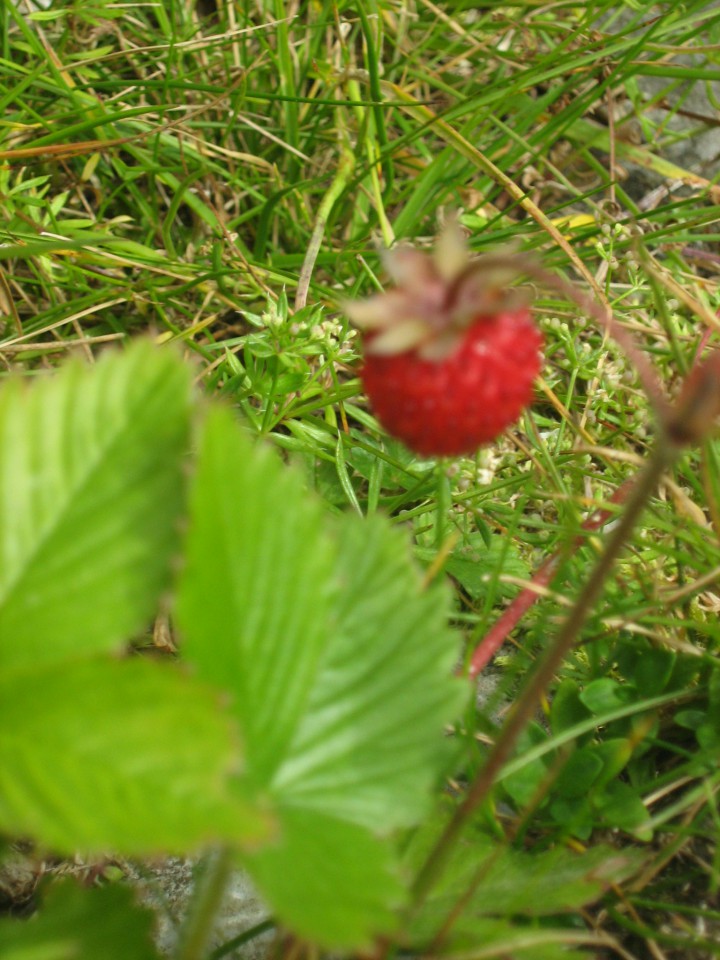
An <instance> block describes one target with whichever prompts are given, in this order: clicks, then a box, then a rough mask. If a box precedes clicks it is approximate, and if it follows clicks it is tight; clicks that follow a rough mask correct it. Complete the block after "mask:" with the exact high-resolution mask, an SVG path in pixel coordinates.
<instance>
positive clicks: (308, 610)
mask: <svg viewBox="0 0 720 960" xmlns="http://www.w3.org/2000/svg"><path fill="white" fill-rule="evenodd" d="M447 611H448V598H447V596H446V595H445V593H444V592H441V591H436V590H426V589H424V587H423V582H422V578H421V576H420V573H419V571H417V570H415V569H414V567H413V565H412V562H411V559H410V554H409V549H408V546H407V544H406V542H405V539H404V538H403V536H402V535H401V534H400V533H399V532H397V531H393V530H392V529H391V528H390V527H389V525H388V524H387V522H386V521H384V520H380V519H376V520H374V521H366V520H362V519H360V518H358V517H355V516H343V517H341V518H339V519H338V520H337V522H336V523H335V524H333V523H331V520H330V518H328V517H327V516H325V514H324V511H323V509H322V507H321V505H320V504H319V502H316V501H315V500H314V498H312V497H309V496H308V494H307V492H306V491H305V490H304V489H303V487H302V485H301V483H300V480H299V475H297V476H296V474H295V472H294V471H292V470H289V469H288V468H287V467H286V466H284V465H282V464H281V463H280V462H279V460H278V459H277V458H276V456H275V454H274V452H273V451H271V450H270V449H269V448H266V447H264V446H262V445H258V444H256V443H253V442H252V440H251V439H250V438H249V437H248V436H247V434H246V433H245V432H244V431H243V430H242V429H241V428H240V426H239V425H238V424H237V423H236V422H235V421H234V418H233V417H232V415H231V414H230V413H229V412H227V411H225V410H223V409H216V410H213V411H211V413H210V415H209V417H208V420H207V422H206V424H205V427H204V430H203V435H202V437H201V439H200V452H199V465H198V469H197V473H196V477H195V483H194V487H193V491H192V494H191V517H190V525H189V533H188V542H187V563H186V565H185V569H184V572H183V576H182V578H181V583H180V590H179V599H178V608H177V614H178V622H179V625H180V627H181V630H182V633H183V652H184V654H185V657H186V659H187V660H188V661H189V662H190V663H191V664H192V665H193V667H194V668H195V669H196V670H197V671H198V673H199V674H200V676H202V677H203V678H205V679H207V680H210V681H212V682H213V683H215V684H217V685H218V686H220V687H222V688H224V689H226V690H227V691H228V692H229V694H230V698H231V703H232V709H233V711H234V712H235V715H236V716H237V717H238V719H239V721H240V725H241V729H242V730H243V732H244V735H245V739H246V744H247V751H246V778H247V782H248V785H249V789H250V790H255V791H260V794H261V795H262V796H263V797H265V798H266V800H267V802H269V803H270V805H271V809H272V810H274V812H275V813H276V815H277V817H278V819H279V822H280V834H279V836H278V837H277V839H276V840H275V842H273V843H271V844H269V845H265V846H261V847H259V848H258V849H257V850H254V851H253V853H252V856H251V857H250V858H249V863H250V867H251V870H252V871H253V872H254V875H255V876H256V878H257V880H258V883H259V885H260V887H261V889H262V892H263V893H264V894H265V896H266V897H267V899H268V900H269V902H270V903H271V905H272V906H273V908H274V909H275V910H276V911H277V913H278V915H279V917H280V919H281V920H282V921H283V922H284V923H287V924H289V925H290V926H291V928H292V929H294V930H295V931H297V932H299V933H301V934H302V935H303V936H306V937H310V938H312V939H314V940H316V941H319V942H320V943H322V944H324V945H328V946H331V947H343V948H349V947H353V946H366V945H367V944H368V943H369V942H370V939H371V938H372V936H373V935H377V934H378V933H381V932H383V931H384V930H386V929H387V926H388V923H389V917H390V914H389V912H388V905H387V904H388V902H391V901H392V902H397V901H398V900H399V895H400V887H398V886H397V884H396V881H395V880H394V879H393V878H392V875H391V867H392V862H393V856H392V849H393V847H392V845H391V844H389V843H388V844H383V843H382V842H381V841H380V840H378V837H379V836H381V835H387V834H388V833H389V832H390V831H392V830H393V829H394V828H396V827H398V826H406V825H409V824H412V823H415V822H417V820H418V818H419V817H421V816H422V815H423V814H424V813H425V812H426V811H427V809H428V806H429V802H430V796H431V792H430V791H431V788H432V786H433V785H434V783H435V782H436V780H437V778H438V776H439V773H440V770H441V769H442V766H443V762H444V758H445V757H446V753H445V749H444V748H445V742H444V738H443V727H444V724H445V723H447V722H448V721H449V720H450V719H451V718H452V717H453V715H454V713H455V712H456V711H457V710H459V708H460V705H461V702H462V699H463V697H464V695H465V691H464V686H463V685H462V684H461V683H460V682H459V681H457V680H456V679H454V678H453V677H452V667H453V665H454V663H455V660H456V656H457V650H456V647H455V640H454V637H453V635H452V634H451V633H450V632H449V631H448V630H447V627H446V617H447ZM283 851H284V852H283ZM315 865H317V866H315ZM296 866H297V869H296ZM358 871H360V872H359V873H358ZM315 874H317V877H316V878H315ZM330 876H332V877H333V878H334V879H329V878H330ZM360 879H361V880H362V883H361V884H360ZM390 893H392V896H389V894H390Z"/></svg>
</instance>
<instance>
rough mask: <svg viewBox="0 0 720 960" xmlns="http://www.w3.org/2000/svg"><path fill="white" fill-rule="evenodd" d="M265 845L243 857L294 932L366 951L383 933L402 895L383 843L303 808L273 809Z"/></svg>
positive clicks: (327, 944) (342, 947)
mask: <svg viewBox="0 0 720 960" xmlns="http://www.w3.org/2000/svg"><path fill="white" fill-rule="evenodd" d="M279 820H280V830H279V834H278V837H277V839H276V840H275V841H273V842H272V844H271V845H269V846H265V847H262V848H260V849H255V850H251V851H250V852H249V853H248V854H247V856H246V857H245V858H244V859H245V863H246V865H247V867H248V869H249V870H250V872H251V874H252V876H253V878H254V879H255V881H256V882H257V884H258V886H259V888H260V890H261V891H262V892H263V893H264V894H265V896H266V897H267V898H268V900H269V901H270V902H271V903H272V906H273V909H274V911H275V912H276V913H277V915H278V916H279V917H280V918H281V919H282V921H283V923H284V924H285V925H286V926H288V927H290V928H291V929H292V930H293V932H294V933H295V934H297V935H298V936H300V937H305V938H307V939H309V940H312V941H318V940H319V941H320V942H322V944H323V945H324V946H325V947H327V948H330V949H335V950H346V949H358V950H359V949H367V948H369V947H370V946H371V944H372V939H373V937H374V936H380V935H382V934H388V933H390V932H391V931H392V930H393V929H394V928H395V926H396V924H397V908H398V907H399V906H400V905H401V904H402V903H403V899H404V893H405V891H404V890H403V887H402V885H401V884H400V882H399V879H398V876H397V871H396V869H395V865H394V862H393V851H392V848H391V846H390V844H388V843H386V842H384V841H383V840H380V839H378V838H377V837H376V836H373V834H372V832H371V831H370V830H368V829H366V828H364V827H359V826H356V825H355V824H352V823H348V822H347V821H343V820H337V819H334V818H332V817H329V816H325V815H323V814H318V813H315V812H313V811H308V810H293V809H284V810H281V811H280V812H279Z"/></svg>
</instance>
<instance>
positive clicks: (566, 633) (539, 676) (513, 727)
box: [412, 438, 677, 908]
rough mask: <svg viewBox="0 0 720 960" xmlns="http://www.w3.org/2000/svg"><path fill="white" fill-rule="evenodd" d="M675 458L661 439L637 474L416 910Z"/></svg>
mask: <svg viewBox="0 0 720 960" xmlns="http://www.w3.org/2000/svg"><path fill="white" fill-rule="evenodd" d="M676 454H677V448H676V447H675V446H674V445H673V444H671V443H669V442H668V441H667V440H666V439H665V438H661V439H660V441H659V442H658V444H657V446H656V448H655V450H654V451H653V453H652V456H651V457H650V459H649V460H648V462H647V463H646V465H645V468H644V469H643V470H642V472H641V473H640V474H639V476H638V478H637V480H636V482H635V486H634V488H633V490H632V491H631V493H630V495H629V497H628V499H627V502H626V506H625V510H624V511H623V513H622V515H621V516H620V518H619V519H618V524H617V526H616V527H615V529H614V530H613V531H612V533H611V534H610V535H609V537H608V539H607V542H606V544H605V549H604V550H603V552H602V554H601V555H600V557H599V558H598V561H597V563H596V564H595V566H594V568H593V570H592V572H591V574H590V576H589V578H588V580H587V582H586V584H585V587H584V588H583V590H582V592H581V593H580V596H579V597H578V599H577V601H576V603H575V605H574V606H573V608H572V610H571V611H570V613H569V615H568V617H567V619H566V620H565V622H564V623H563V625H562V627H561V629H560V632H559V633H558V635H557V637H556V639H555V641H554V642H553V643H552V644H551V646H550V647H549V648H548V650H547V651H546V653H545V655H544V657H543V658H542V659H541V660H540V661H539V662H538V664H537V666H536V668H535V670H534V671H533V673H532V674H531V676H530V678H529V680H528V682H527V684H526V686H525V689H524V690H523V692H522V694H521V696H520V698H519V699H518V700H517V701H516V702H515V705H514V708H513V710H512V711H511V712H510V714H509V715H508V719H507V721H506V723H505V725H504V726H503V728H502V730H501V731H500V734H499V735H498V738H497V740H496V741H495V744H494V746H493V748H492V749H491V751H490V753H489V755H488V758H487V760H486V762H485V765H484V766H483V768H482V769H481V770H480V772H479V773H478V775H477V777H476V778H475V780H474V781H473V783H472V784H471V785H470V788H469V789H468V791H467V793H466V795H465V799H464V800H463V802H462V803H461V804H460V806H459V807H458V808H457V810H456V811H455V813H454V815H453V816H452V818H451V820H450V822H449V823H448V825H447V827H446V828H445V831H444V832H443V834H442V836H441V837H440V839H439V840H438V842H437V844H436V845H435V847H434V848H433V850H432V851H431V853H430V855H429V857H428V858H427V860H426V861H425V863H424V865H423V867H422V869H421V870H420V872H419V873H418V875H417V877H416V879H415V883H414V885H413V890H412V893H413V900H414V904H415V907H416V908H417V907H418V906H420V905H421V904H422V903H423V902H424V900H425V898H426V897H427V894H428V893H429V891H430V889H431V888H432V886H433V884H434V883H435V881H436V880H437V879H438V877H439V875H440V874H441V873H442V870H443V869H444V867H445V865H446V862H447V859H448V856H449V854H450V851H451V850H452V847H453V845H454V843H455V841H456V840H457V839H458V837H459V835H460V834H461V832H462V830H463V829H464V827H465V826H466V824H467V823H468V821H469V819H470V817H471V816H472V814H473V813H474V811H475V810H476V809H477V808H478V806H479V805H480V804H481V803H482V802H483V800H485V798H486V797H487V795H488V793H489V792H490V790H491V788H492V786H493V783H494V782H495V779H496V777H497V775H498V774H499V772H500V770H501V769H502V767H503V766H504V765H505V763H506V762H507V760H508V759H509V758H510V754H511V753H512V750H513V748H514V747H515V744H516V743H517V740H518V737H519V736H520V734H521V733H522V731H523V729H524V728H525V727H526V725H527V724H528V722H529V721H530V719H531V718H532V715H533V713H534V711H535V709H536V707H537V704H538V703H539V702H540V698H541V696H542V694H543V692H544V691H545V690H546V688H547V687H548V685H549V684H550V683H551V681H552V679H553V676H554V675H555V672H556V671H557V669H558V667H559V666H560V664H561V663H562V661H563V659H564V658H565V657H566V656H567V654H568V653H569V651H570V650H571V649H572V647H573V645H574V644H575V642H576V640H577V638H578V635H579V633H580V631H581V629H582V627H583V624H584V623H585V621H586V620H587V617H588V615H589V613H590V611H591V610H592V608H593V605H594V603H595V601H596V600H597V599H598V597H599V595H600V591H601V590H602V586H603V583H604V582H605V579H606V577H607V576H608V574H609V572H610V570H611V569H612V566H613V564H614V562H615V560H616V559H617V557H618V555H619V554H620V552H621V550H622V548H623V547H624V546H625V544H626V542H627V540H628V538H629V536H630V534H631V533H632V530H633V527H634V526H635V524H636V522H637V520H638V519H639V517H640V515H641V513H642V511H643V508H644V507H645V505H646V503H647V501H648V499H649V497H650V496H651V495H652V492H653V490H654V489H655V487H656V486H657V483H658V481H659V479H660V477H661V476H662V473H663V471H664V470H665V469H666V468H667V467H668V466H669V465H670V464H671V463H672V462H673V460H674V459H675V456H676Z"/></svg>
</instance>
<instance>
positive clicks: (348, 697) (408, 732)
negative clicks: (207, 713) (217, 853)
mask: <svg viewBox="0 0 720 960" xmlns="http://www.w3.org/2000/svg"><path fill="white" fill-rule="evenodd" d="M338 534H339V543H340V549H339V556H338V559H337V566H336V575H337V577H338V580H339V582H340V584H341V585H342V590H341V591H340V592H339V593H338V595H337V599H336V602H335V620H334V625H333V629H334V634H333V637H332V642H331V643H330V644H329V646H328V649H327V651H326V655H325V658H324V660H323V662H322V664H321V669H320V670H319V671H318V674H317V677H316V679H315V683H314V686H313V690H312V694H311V696H310V699H309V701H308V705H307V711H306V713H305V715H304V717H303V718H302V721H301V723H300V724H299V725H298V728H297V732H296V736H295V738H294V740H293V741H292V743H291V745H290V750H289V753H288V755H287V756H286V758H285V759H284V762H283V764H282V765H281V767H280V769H279V770H278V772H277V775H276V777H275V779H274V781H273V789H274V790H275V792H276V793H277V795H278V796H281V797H282V799H283V802H285V803H292V804H293V805H298V806H303V807H305V808H312V809H315V810H319V811H323V812H325V813H327V814H329V815H341V816H343V817H345V818H347V819H348V820H352V821H353V822H355V823H360V824H364V825H366V826H368V827H371V828H374V829H377V827H378V824H381V825H382V826H383V828H384V829H385V830H390V829H392V828H393V827H397V826H406V825H409V824H412V823H416V822H417V821H418V819H419V818H420V817H421V816H423V814H425V813H426V812H427V808H428V802H429V797H430V787H431V786H432V784H433V780H434V778H435V777H436V776H437V771H438V770H439V769H440V767H441V765H442V761H443V758H444V757H445V755H446V754H445V750H444V746H445V744H444V742H443V740H442V738H441V737H440V736H439V733H440V731H442V729H443V725H444V724H445V723H446V722H447V721H448V720H449V719H450V718H451V717H452V716H454V715H455V714H456V712H457V711H459V710H460V709H461V704H462V696H463V695H464V686H462V685H461V684H460V683H459V682H457V681H453V680H452V679H450V677H451V673H452V668H453V665H454V663H455V662H456V659H457V650H456V642H455V638H454V637H453V635H452V634H451V633H450V632H449V631H448V630H447V629H446V625H445V624H446V619H447V606H446V601H447V598H446V596H445V593H444V591H439V590H435V589H433V590H427V591H424V590H423V588H422V584H421V580H420V578H419V576H418V573H417V571H416V570H415V569H414V567H413V566H412V565H411V563H410V562H409V551H408V546H407V543H406V541H405V538H404V537H403V536H402V535H401V534H400V533H399V532H398V531H395V530H392V529H390V528H389V527H388V526H387V524H386V523H385V522H383V521H382V520H381V519H380V518H378V517H376V518H374V519H372V520H360V519H359V518H357V517H355V516H354V515H346V516H344V517H343V518H342V521H341V522H340V524H339V528H338Z"/></svg>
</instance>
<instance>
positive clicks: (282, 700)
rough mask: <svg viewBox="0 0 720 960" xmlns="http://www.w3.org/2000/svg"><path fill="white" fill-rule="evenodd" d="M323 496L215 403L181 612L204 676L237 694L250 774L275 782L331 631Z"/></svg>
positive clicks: (205, 437)
mask: <svg viewBox="0 0 720 960" xmlns="http://www.w3.org/2000/svg"><path fill="white" fill-rule="evenodd" d="M322 523H323V513H322V508H321V505H320V503H319V502H316V501H315V500H314V499H312V498H309V497H308V496H307V494H306V493H305V491H304V490H303V488H302V485H301V483H300V481H299V477H298V475H296V473H295V471H293V470H288V469H285V468H283V467H282V466H281V465H280V463H279V462H278V461H277V460H276V457H275V454H274V452H273V451H272V450H271V449H270V448H269V447H265V446H262V445H259V444H253V443H252V441H251V440H250V438H249V437H247V436H246V435H245V433H244V432H243V431H242V430H241V428H240V427H239V425H238V424H237V423H236V422H235V420H234V417H233V416H232V414H231V413H230V412H229V411H228V410H225V409H224V408H215V409H213V410H211V411H210V413H209V415H208V418H207V421H206V422H205V424H204V429H203V431H202V436H201V440H200V450H199V465H198V468H197V474H196V476H195V482H194V484H193V488H192V490H191V504H190V527H189V531H188V538H187V544H186V563H185V567H184V570H183V575H182V577H181V581H180V585H179V594H178V603H177V618H178V623H179V625H180V628H181V630H182V634H183V654H184V656H185V658H186V659H187V660H188V661H190V662H191V663H192V664H193V666H194V667H195V668H196V670H197V673H198V675H199V676H201V677H203V678H204V679H205V680H208V681H210V682H211V683H213V684H215V685H216V686H218V687H220V688H221V689H226V690H229V691H231V693H232V695H233V700H232V707H233V709H234V711H235V712H236V714H237V716H238V718H239V719H240V721H241V724H242V729H243V734H244V738H245V749H246V761H247V772H248V776H250V777H251V779H252V780H253V781H254V782H256V783H257V784H258V785H259V786H262V785H267V784H268V783H269V782H270V781H271V779H272V775H273V773H274V772H275V770H276V769H277V767H278V766H279V765H280V763H281V762H282V759H283V757H284V756H285V754H286V752H287V750H288V745H289V743H290V740H291V739H292V737H293V735H294V732H295V729H296V727H297V724H298V722H299V720H300V718H301V717H302V715H303V712H304V709H305V705H306V702H307V699H308V697H309V694H310V690H311V686H312V683H313V679H314V677H315V674H316V672H317V669H318V664H319V660H320V657H321V655H322V652H323V650H324V648H325V646H326V645H327V642H328V639H329V633H330V628H329V614H330V589H331V587H329V585H331V584H332V579H333V561H334V551H333V548H332V544H331V542H330V540H329V539H328V537H327V536H325V535H324V533H323V530H322Z"/></svg>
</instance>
